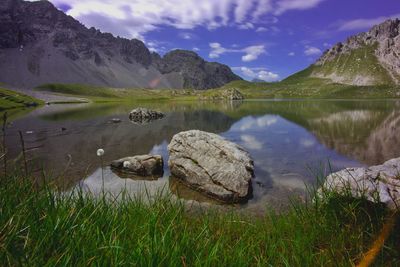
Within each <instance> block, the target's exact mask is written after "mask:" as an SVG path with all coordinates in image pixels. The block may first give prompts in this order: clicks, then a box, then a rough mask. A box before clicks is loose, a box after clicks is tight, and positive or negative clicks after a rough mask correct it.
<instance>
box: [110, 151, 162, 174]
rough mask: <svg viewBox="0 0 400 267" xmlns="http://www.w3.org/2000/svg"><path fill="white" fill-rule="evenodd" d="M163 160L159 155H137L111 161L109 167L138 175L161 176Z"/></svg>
mask: <svg viewBox="0 0 400 267" xmlns="http://www.w3.org/2000/svg"><path fill="white" fill-rule="evenodd" d="M163 167H164V161H163V158H162V156H161V155H139V156H133V157H126V158H122V159H119V160H114V161H113V162H111V168H113V169H115V170H117V171H122V172H126V173H132V174H135V175H139V176H157V177H161V176H163V171H164V170H163Z"/></svg>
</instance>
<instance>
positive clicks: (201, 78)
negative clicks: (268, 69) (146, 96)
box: [153, 49, 241, 89]
mask: <svg viewBox="0 0 400 267" xmlns="http://www.w3.org/2000/svg"><path fill="white" fill-rule="evenodd" d="M153 57H155V65H156V67H157V69H158V70H159V71H160V72H161V73H163V74H166V73H171V72H179V73H182V75H183V77H184V83H183V88H198V89H199V88H203V89H205V88H217V87H220V86H222V85H224V84H226V83H228V82H231V81H234V80H241V78H240V77H239V76H237V75H235V74H234V73H233V72H232V71H231V69H230V68H229V67H228V66H226V65H223V64H219V63H215V62H206V61H205V60H204V59H202V58H201V57H199V55H197V54H196V53H195V52H192V51H186V50H179V49H178V50H174V51H171V52H169V53H167V54H166V55H165V56H164V57H163V58H157V57H156V56H153Z"/></svg>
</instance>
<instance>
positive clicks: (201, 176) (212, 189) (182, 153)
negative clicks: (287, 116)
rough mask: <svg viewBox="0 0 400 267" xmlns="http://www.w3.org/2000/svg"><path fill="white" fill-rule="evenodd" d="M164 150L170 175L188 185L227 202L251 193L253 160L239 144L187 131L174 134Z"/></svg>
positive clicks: (241, 198) (245, 196)
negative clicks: (167, 156)
mask: <svg viewBox="0 0 400 267" xmlns="http://www.w3.org/2000/svg"><path fill="white" fill-rule="evenodd" d="M168 151H169V153H170V157H169V161H168V165H169V168H170V170H171V174H172V175H173V176H174V177H176V178H178V179H179V180H180V181H182V182H183V183H184V184H186V185H187V186H189V187H190V188H192V189H194V190H197V191H199V192H202V193H203V194H205V195H207V196H209V197H212V198H216V199H218V200H221V201H223V202H227V203H235V202H241V201H244V200H246V199H248V198H249V197H250V196H251V178H252V177H253V174H254V163H253V160H252V159H251V158H250V156H249V154H248V153H247V152H246V151H244V150H243V148H241V147H240V146H238V145H236V144H234V143H232V142H229V141H227V140H225V139H224V138H222V137H220V136H219V135H216V134H212V133H207V132H202V131H199V130H191V131H187V132H181V133H178V134H176V135H175V136H174V137H173V138H172V140H171V143H170V144H169V145H168Z"/></svg>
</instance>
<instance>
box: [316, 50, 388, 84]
mask: <svg viewBox="0 0 400 267" xmlns="http://www.w3.org/2000/svg"><path fill="white" fill-rule="evenodd" d="M376 46H377V45H364V46H363V47H360V48H357V49H353V50H351V51H350V52H348V53H341V54H340V55H339V56H336V58H334V59H333V60H331V61H327V62H325V63H324V64H323V65H321V66H314V68H313V73H314V75H317V74H319V75H322V76H329V75H332V74H334V75H337V76H341V77H343V82H345V83H349V82H352V81H353V80H354V78H355V77H357V76H363V77H369V78H372V79H373V82H374V84H377V85H387V84H392V83H393V81H392V78H391V77H390V75H389V73H388V72H387V70H386V69H384V68H383V67H382V66H381V64H380V63H379V61H378V59H377V58H376V56H375V50H376Z"/></svg>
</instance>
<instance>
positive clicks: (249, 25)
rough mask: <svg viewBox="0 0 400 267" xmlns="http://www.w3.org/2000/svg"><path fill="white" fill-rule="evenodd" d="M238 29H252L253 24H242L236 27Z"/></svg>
mask: <svg viewBox="0 0 400 267" xmlns="http://www.w3.org/2000/svg"><path fill="white" fill-rule="evenodd" d="M238 28H239V29H240V30H249V29H254V24H253V23H250V22H246V23H244V24H240V25H239V26H238Z"/></svg>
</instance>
